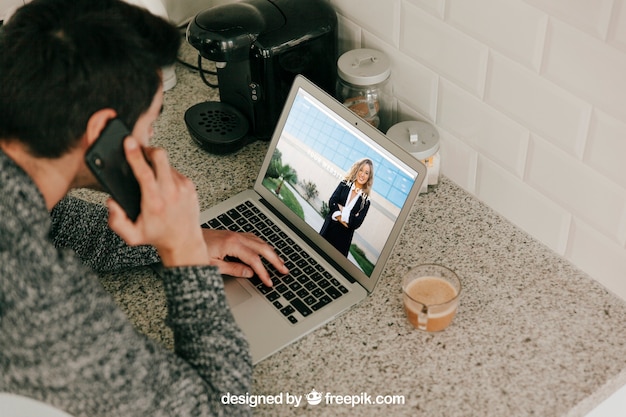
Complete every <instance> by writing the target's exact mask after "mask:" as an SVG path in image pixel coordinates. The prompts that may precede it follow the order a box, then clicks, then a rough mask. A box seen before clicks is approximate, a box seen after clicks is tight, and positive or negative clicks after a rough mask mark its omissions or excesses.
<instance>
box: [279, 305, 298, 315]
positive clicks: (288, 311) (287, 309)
mask: <svg viewBox="0 0 626 417" xmlns="http://www.w3.org/2000/svg"><path fill="white" fill-rule="evenodd" d="M295 311H296V309H295V308H293V307H292V306H286V307H284V308H282V309H281V310H280V312H281V313H283V315H285V316H288V315H290V314H293V313H294V312H295Z"/></svg>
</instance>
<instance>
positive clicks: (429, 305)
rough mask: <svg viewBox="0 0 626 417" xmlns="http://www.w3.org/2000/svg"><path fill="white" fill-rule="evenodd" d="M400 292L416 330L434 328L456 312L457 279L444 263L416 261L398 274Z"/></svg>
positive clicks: (458, 288) (439, 326) (451, 317)
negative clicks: (415, 265)
mask: <svg viewBox="0 0 626 417" xmlns="http://www.w3.org/2000/svg"><path fill="white" fill-rule="evenodd" d="M402 293H403V301H404V310H405V312H406V315H407V318H408V319H409V322H410V323H411V324H412V325H413V326H414V327H415V328H417V329H419V330H424V331H427V332H438V331H441V330H443V329H445V328H446V327H448V325H449V324H450V323H451V322H452V319H453V318H454V316H455V315H456V310H457V307H458V305H459V295H460V294H461V281H460V280H459V277H458V276H457V275H456V273H454V271H452V270H450V269H448V268H446V267H445V266H441V265H436V264H424V265H418V266H417V267H415V268H413V269H411V270H410V271H409V272H408V273H407V274H406V275H405V276H404V277H403V278H402Z"/></svg>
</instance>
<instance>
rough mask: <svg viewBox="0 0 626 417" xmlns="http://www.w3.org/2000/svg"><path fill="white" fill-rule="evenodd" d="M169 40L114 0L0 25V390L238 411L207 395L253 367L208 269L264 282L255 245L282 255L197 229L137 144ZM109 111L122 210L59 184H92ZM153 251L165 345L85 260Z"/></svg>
mask: <svg viewBox="0 0 626 417" xmlns="http://www.w3.org/2000/svg"><path fill="white" fill-rule="evenodd" d="M179 43H180V35H179V33H178V31H177V29H176V28H174V27H172V26H171V25H169V24H168V23H167V22H165V21H164V20H161V19H159V18H157V17H155V16H153V15H150V14H149V13H147V12H145V11H143V10H141V9H139V8H136V7H134V6H130V5H128V4H126V3H123V2H120V1H119V0H34V1H33V2H32V3H29V4H27V5H26V6H23V7H22V8H20V9H19V10H18V11H17V12H16V14H15V15H14V16H13V17H11V19H10V20H9V21H8V22H5V25H4V26H3V27H2V28H1V29H0V56H1V57H2V59H1V60H0V392H2V391H4V392H11V393H16V394H20V395H23V396H27V397H31V398H34V399H37V400H40V401H43V402H46V403H49V404H51V405H53V406H55V407H57V408H60V409H62V410H65V411H66V412H68V413H70V414H71V415H73V416H76V417H78V416H91V417H94V416H100V415H102V416H113V415H119V416H133V415H137V416H148V415H149V416H161V415H163V416H173V415H180V416H183V415H184V416H204V415H245V414H248V413H249V409H248V408H247V407H245V406H242V407H240V408H238V407H236V406H222V405H221V403H220V400H219V397H220V396H221V395H223V394H225V393H228V392H230V393H235V394H245V393H246V392H249V391H250V383H251V382H250V380H251V372H252V366H251V361H250V357H249V354H248V350H247V343H246V341H245V339H244V338H243V335H242V333H241V331H240V330H239V328H238V327H237V325H236V323H235V322H234V320H233V317H232V315H231V313H230V311H229V308H228V305H227V302H226V299H225V296H224V291H223V282H222V278H221V275H220V273H219V272H222V273H229V274H232V275H238V276H247V277H249V276H252V274H253V273H256V274H258V276H259V277H260V278H261V279H263V280H264V281H265V282H267V283H269V276H268V273H267V271H266V270H265V269H264V267H263V264H262V262H261V259H260V258H261V257H264V258H266V259H267V260H268V261H269V262H270V263H271V264H273V266H275V267H276V268H277V269H278V270H279V271H280V272H283V273H286V272H287V270H286V268H285V267H284V265H283V262H282V260H281V259H279V258H278V256H277V255H276V254H275V253H274V251H273V249H272V248H271V247H269V246H268V245H267V244H265V243H264V242H263V241H261V240H260V239H258V238H256V237H254V236H252V235H242V234H235V233H229V232H218V231H209V230H202V229H201V228H200V227H199V226H198V224H199V221H198V207H199V205H198V201H197V195H196V191H195V187H194V186H193V184H192V183H191V181H190V180H189V179H187V178H185V177H183V176H182V175H181V174H180V173H178V172H177V171H176V170H174V169H173V168H172V167H171V166H170V165H169V163H168V159H167V155H166V153H165V152H164V151H163V150H162V149H155V148H150V147H149V146H148V142H149V139H150V136H151V135H152V127H151V125H152V123H153V122H154V120H155V119H156V118H157V117H158V115H159V113H160V111H161V106H162V100H163V92H162V89H161V79H160V72H159V68H161V67H163V66H167V65H171V64H172V63H173V62H174V60H175V57H176V53H177V50H178V47H179ZM116 117H117V118H120V119H121V120H122V121H123V122H124V123H125V124H126V125H127V126H129V127H130V128H131V131H132V133H131V136H129V137H127V138H126V139H125V142H124V146H125V152H126V157H127V160H128V162H129V164H130V166H131V168H132V170H133V172H134V174H135V176H136V177H137V179H138V181H139V183H140V187H141V191H142V200H141V213H140V215H139V217H138V218H137V220H136V221H135V222H132V221H131V220H130V219H129V218H128V217H127V216H126V214H125V212H124V211H123V210H122V209H121V208H120V206H119V205H118V204H116V203H115V202H114V201H112V200H109V201H108V203H107V207H106V208H105V207H103V206H98V205H93V204H89V203H86V202H84V201H82V200H79V199H76V198H71V197H67V196H66V194H67V193H68V191H69V190H71V189H73V188H76V187H91V188H97V182H96V180H95V179H94V177H93V175H92V174H91V172H90V171H89V170H88V168H87V167H86V165H85V162H84V156H85V152H86V150H87V148H88V147H89V146H90V145H91V144H92V143H94V141H95V140H96V139H97V138H98V137H99V135H100V133H101V132H102V130H103V128H104V127H105V126H106V124H107V122H108V121H110V120H111V119H113V118H116ZM142 148H143V149H142ZM144 154H145V155H146V157H147V159H148V160H149V161H150V164H148V162H146V160H145V159H144ZM227 256H233V257H237V258H238V259H240V260H241V261H242V263H228V262H226V261H225V260H224V259H225V258H226V257H227ZM156 262H160V263H161V264H162V269H161V272H160V275H161V276H162V279H163V286H164V289H165V294H166V298H167V304H168V318H167V321H168V325H169V326H170V327H171V328H172V330H173V333H174V339H175V349H174V352H170V351H168V350H166V349H164V348H163V347H162V346H159V345H157V344H155V343H154V342H152V341H150V340H148V339H147V338H146V337H144V336H143V335H141V334H138V333H137V332H136V330H135V329H134V328H133V326H132V324H131V323H130V322H128V320H127V318H126V317H125V316H124V314H123V313H122V312H121V311H120V310H119V309H118V308H117V306H116V305H115V302H114V301H113V300H112V298H111V297H110V296H109V295H108V294H107V293H106V292H105V291H104V289H103V288H102V287H101V286H100V284H99V282H98V278H97V275H95V272H98V271H113V270H120V269H123V268H127V267H132V266H139V265H148V264H152V263H156ZM218 268H219V269H218ZM94 271H95V272H94ZM223 407H228V408H226V409H225V408H223Z"/></svg>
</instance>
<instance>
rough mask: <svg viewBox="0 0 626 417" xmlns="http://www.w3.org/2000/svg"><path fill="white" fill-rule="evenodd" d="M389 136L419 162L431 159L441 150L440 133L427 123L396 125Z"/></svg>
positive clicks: (402, 123)
mask: <svg viewBox="0 0 626 417" xmlns="http://www.w3.org/2000/svg"><path fill="white" fill-rule="evenodd" d="M387 136H388V137H389V139H391V140H393V141H394V142H395V143H397V144H398V145H400V146H401V147H402V148H404V149H405V150H406V151H407V152H409V153H410V154H411V155H413V156H414V157H416V158H417V159H419V160H424V159H426V158H429V157H431V156H432V155H434V154H435V153H436V152H437V151H438V150H439V133H438V132H437V130H436V129H435V127H434V126H433V125H431V124H429V123H426V122H418V121H408V122H400V123H396V124H395V125H393V126H391V127H390V128H389V130H388V131H387Z"/></svg>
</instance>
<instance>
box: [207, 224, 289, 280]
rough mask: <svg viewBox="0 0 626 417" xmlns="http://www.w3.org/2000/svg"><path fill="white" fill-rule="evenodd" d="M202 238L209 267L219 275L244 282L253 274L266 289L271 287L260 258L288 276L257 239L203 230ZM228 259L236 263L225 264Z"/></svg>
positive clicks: (277, 260) (274, 253) (224, 231)
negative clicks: (241, 279)
mask: <svg viewBox="0 0 626 417" xmlns="http://www.w3.org/2000/svg"><path fill="white" fill-rule="evenodd" d="M202 234H203V236H204V240H205V242H206V246H207V250H208V254H209V258H210V263H211V265H215V266H217V267H218V268H219V270H220V272H221V273H222V274H226V275H232V276H235V277H243V278H252V277H253V276H254V275H255V274H256V275H257V276H258V277H259V278H260V279H261V281H263V283H264V284H265V285H267V286H268V287H271V286H272V281H271V279H270V276H269V273H268V272H267V270H266V269H265V267H264V266H263V262H261V257H263V258H265V259H266V260H267V261H268V262H269V263H271V264H272V265H273V266H274V268H276V270H277V271H278V272H280V273H281V274H288V273H289V270H288V269H287V267H286V266H285V263H284V261H283V260H282V259H281V258H280V257H279V256H278V255H277V254H276V252H275V251H274V249H273V248H272V247H271V246H270V245H268V244H267V243H266V242H265V241H264V240H263V239H261V238H260V237H258V236H255V235H253V234H251V233H236V232H231V231H229V230H214V229H202ZM228 257H232V258H237V259H238V260H239V262H237V261H228V260H227V258H228Z"/></svg>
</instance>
